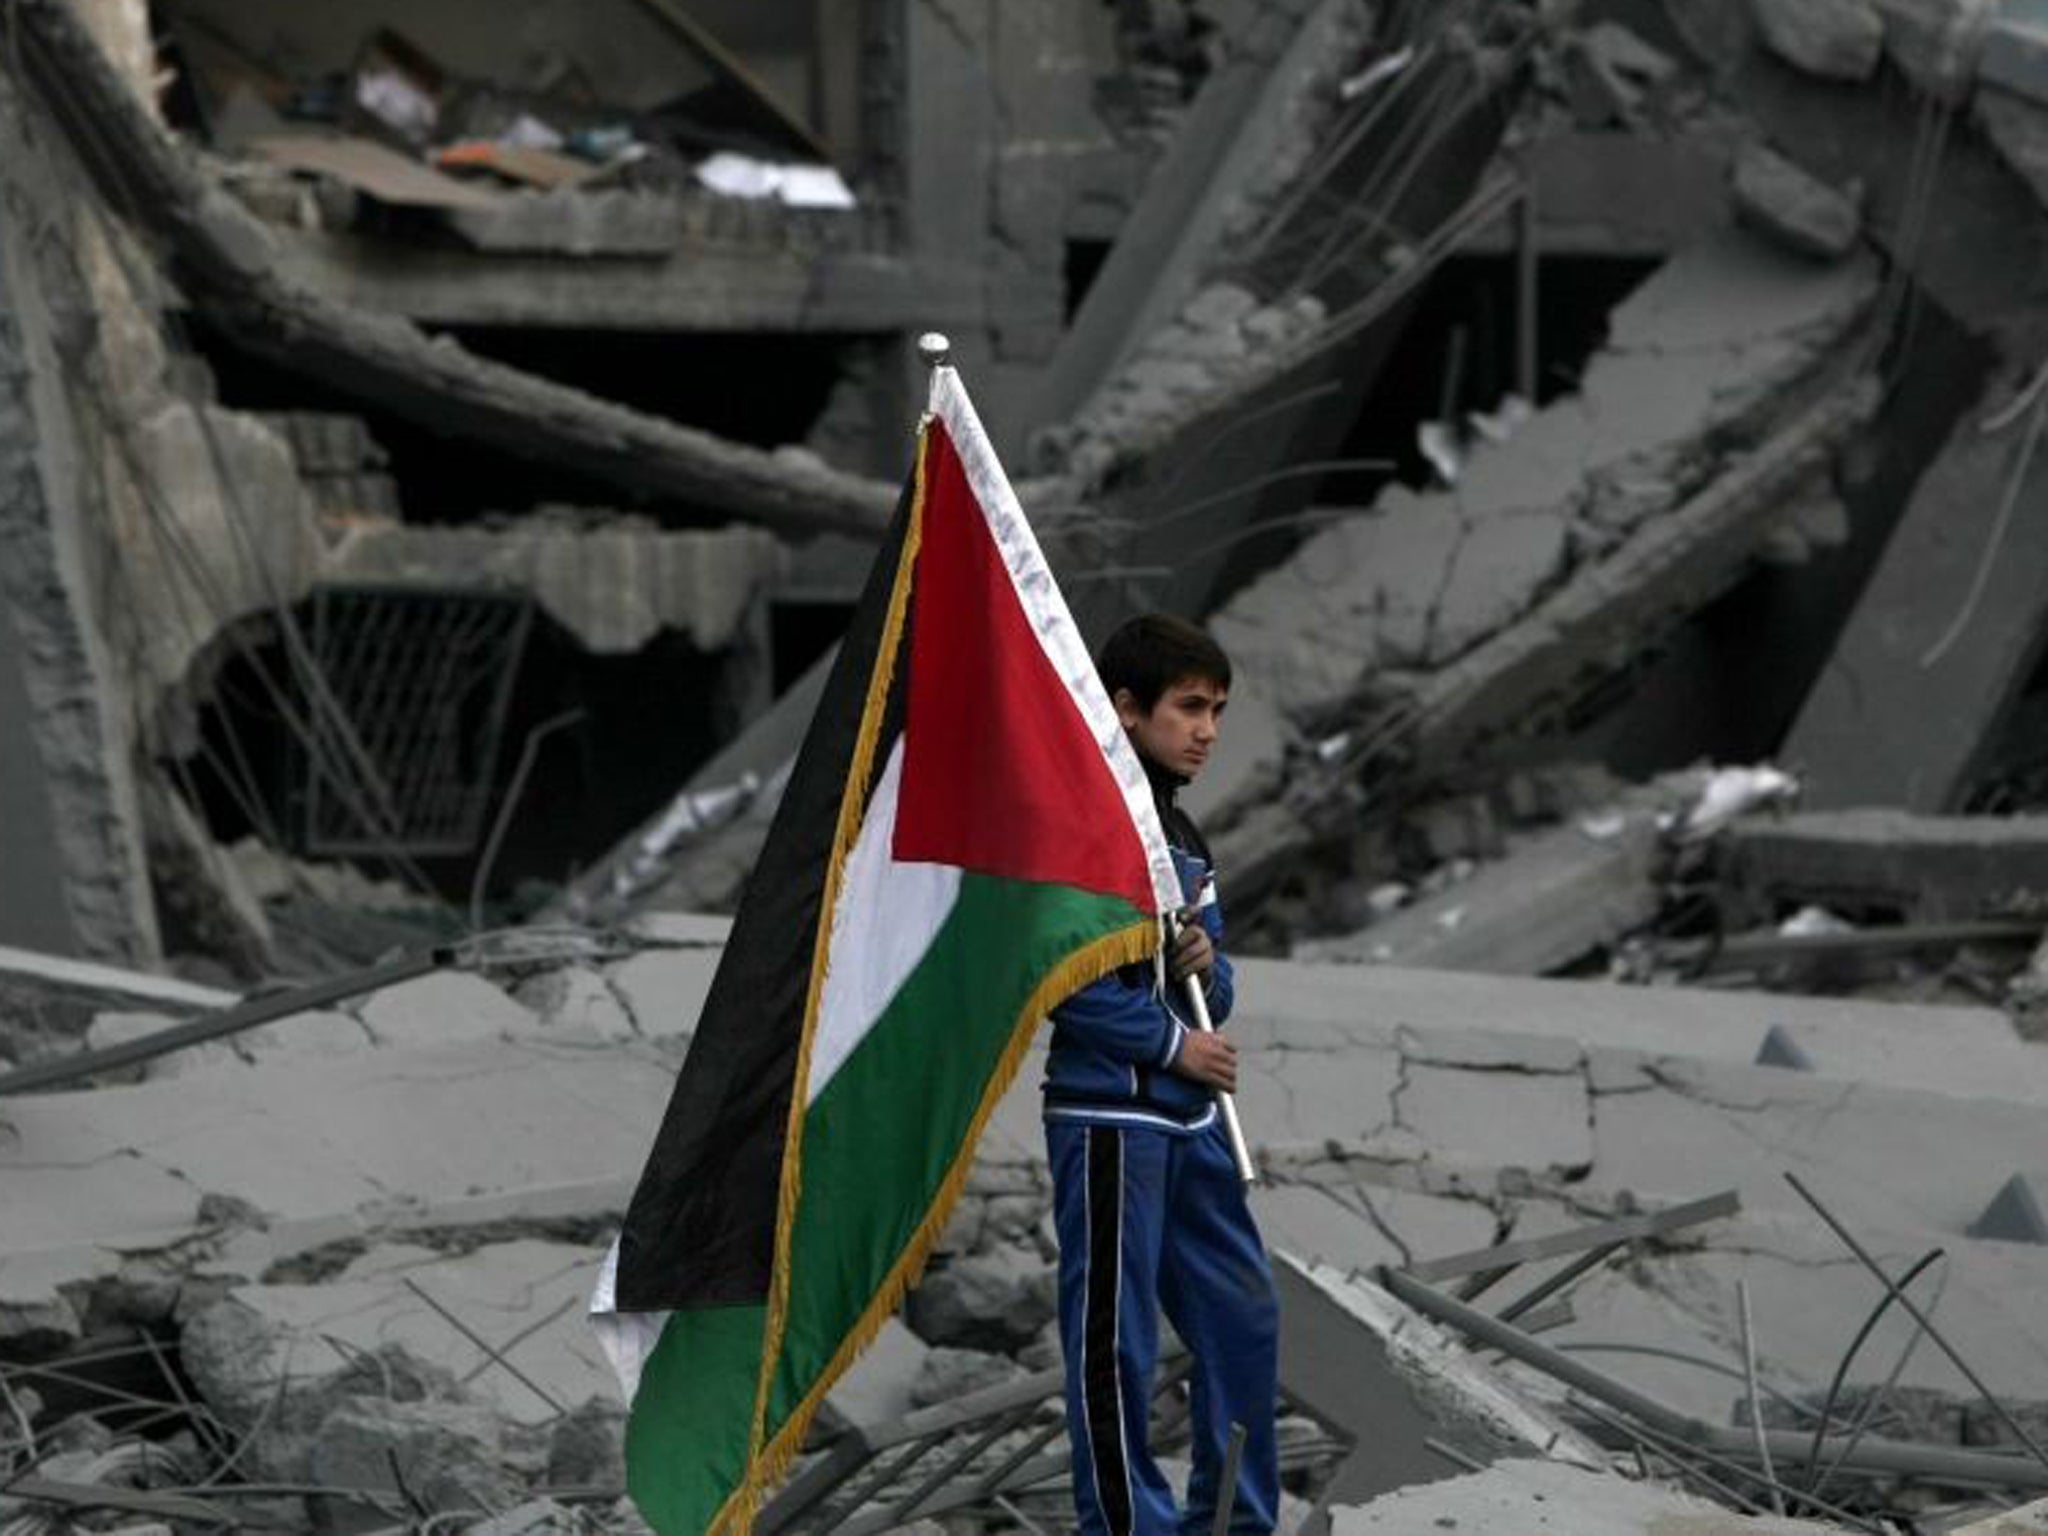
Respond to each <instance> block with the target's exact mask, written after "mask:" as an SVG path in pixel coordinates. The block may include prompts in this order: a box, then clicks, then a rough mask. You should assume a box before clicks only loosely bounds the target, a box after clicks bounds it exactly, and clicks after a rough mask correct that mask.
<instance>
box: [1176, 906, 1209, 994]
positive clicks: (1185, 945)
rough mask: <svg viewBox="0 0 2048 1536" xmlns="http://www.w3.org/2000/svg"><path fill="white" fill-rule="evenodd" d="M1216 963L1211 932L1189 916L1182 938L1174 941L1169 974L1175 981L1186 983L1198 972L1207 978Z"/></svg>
mask: <svg viewBox="0 0 2048 1536" xmlns="http://www.w3.org/2000/svg"><path fill="white" fill-rule="evenodd" d="M1215 963H1216V947H1215V946H1214V945H1213V944H1211V943H1210V942H1209V930H1208V929H1206V928H1204V927H1203V926H1202V925H1201V923H1200V922H1199V921H1197V920H1196V919H1195V918H1194V917H1193V916H1192V915H1189V916H1188V917H1187V919H1186V922H1185V924H1184V926H1183V927H1182V928H1181V930H1180V937H1179V938H1178V939H1176V940H1174V943H1173V953H1172V954H1171V955H1169V956H1168V957H1167V960H1166V969H1167V974H1169V975H1170V976H1172V977H1173V979H1174V980H1175V981H1185V980H1187V979H1188V977H1190V976H1192V975H1194V974H1196V973H1197V972H1200V973H1201V974H1202V975H1203V976H1207V975H1208V974H1209V968H1210V967H1211V966H1212V965H1214V964H1215Z"/></svg>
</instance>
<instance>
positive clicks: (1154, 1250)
mask: <svg viewBox="0 0 2048 1536" xmlns="http://www.w3.org/2000/svg"><path fill="white" fill-rule="evenodd" d="M1045 1138H1046V1148H1047V1151H1048V1153H1049V1154H1050V1157H1051V1162H1052V1177H1053V1219H1054V1222H1055V1224H1056V1225H1057V1227H1058V1231H1059V1244H1060V1342H1061V1345H1062V1346H1063V1349H1064V1351H1065V1355H1066V1365H1067V1434H1068V1437H1069V1439H1070V1441H1071V1442H1072V1445H1073V1448H1074V1501H1075V1505H1076V1508H1077V1509H1078V1511H1079V1514H1080V1520H1081V1533H1082V1536H1172V1533H1175V1532H1185V1533H1188V1536H1208V1532H1209V1530H1210V1527H1211V1526H1212V1525H1213V1524H1214V1523H1215V1515H1216V1495H1217V1491H1218V1484H1219V1483H1220V1481H1221V1478H1222V1472H1223V1460H1224V1454H1225V1451H1226V1449H1227V1448H1228V1446H1229V1443H1230V1426H1231V1424H1232V1423H1238V1424H1242V1425H1243V1426H1244V1427H1245V1431H1246V1437H1245V1446H1244V1456H1243V1459H1242V1461H1241V1463H1240V1465H1239V1470H1238V1482H1237V1497H1236V1501H1235V1503H1234V1505H1233V1508H1232V1513H1231V1520H1230V1529H1231V1531H1232V1532H1233V1533H1242V1536H1264V1533H1267V1532H1270V1531H1271V1530H1272V1529H1273V1522H1274V1519H1275V1516H1276V1515H1277V1513H1278V1510H1279V1506H1280V1470H1279V1463H1278V1457H1277V1452H1276V1447H1275V1443H1274V1417H1275V1415H1276V1413H1277V1411H1278V1349H1279V1331H1280V1329H1279V1321H1280V1320H1279V1307H1278V1304H1277V1302H1276V1300H1275V1297H1274V1292H1273V1276H1272V1271H1271V1270H1270V1269H1269V1268H1268V1267H1267V1263H1266V1250H1265V1247H1264V1245H1263V1244H1261V1243H1260V1241H1259V1234H1258V1229H1257V1228H1256V1227H1254V1226H1253V1225H1252V1218H1251V1211H1250V1210H1249V1208H1248V1207H1247V1206H1246V1204H1245V1194H1244V1186H1243V1184H1242V1183H1240V1182H1239V1180H1238V1177H1237V1170H1236V1168H1235V1166H1234V1165H1233V1164H1232V1162H1231V1159H1230V1148H1229V1144H1228V1142H1227V1141H1226V1140H1225V1138H1224V1134H1223V1129H1222V1127H1221V1125H1211V1126H1210V1127H1209V1128H1208V1129H1207V1130H1205V1131H1201V1132H1198V1133H1197V1134H1195V1135H1192V1136H1176V1135H1174V1134H1172V1133H1171V1132H1168V1131H1161V1130H1153V1129H1149V1128H1141V1127H1133V1126H1115V1125H1105V1124H1102V1123H1099V1122H1098V1123H1085V1122H1076V1121H1048V1122H1047V1123H1046V1128H1045ZM1161 1308H1164V1310H1165V1312H1166V1316H1167V1318H1168V1319H1169V1320H1170V1321H1171V1322H1172V1324H1173V1327H1174V1331H1175V1332H1176V1333H1178V1334H1179V1335H1180V1337H1181V1339H1182V1341H1183V1342H1185V1343H1186V1344H1187V1346H1188V1348H1189V1349H1190V1350H1191V1351H1192V1352H1193V1354H1194V1356H1195V1366H1194V1371H1193V1374H1192V1376H1191V1378H1190V1381H1191V1384H1192V1389H1193V1390H1192V1407H1193V1410H1194V1417H1193V1421H1192V1428H1193V1432H1194V1471H1193V1474H1192V1476H1191V1477H1190V1479H1189V1482H1188V1499H1187V1509H1186V1510H1185V1512H1184V1513H1182V1514H1180V1515H1178V1516H1176V1514H1175V1511H1174V1503H1173V1491H1172V1489H1171V1488H1169V1487H1168V1485H1167V1483H1166V1479H1165V1478H1164V1477H1163V1476H1161V1475H1160V1471H1159V1468H1158V1466H1157V1465H1156V1464H1155V1463H1154V1462H1153V1460H1152V1452H1151V1448H1150V1446H1149V1445H1148V1444H1147V1440H1146V1431H1147V1425H1148V1419H1149V1413H1148V1408H1149V1405H1150V1398H1151V1387H1152V1376H1153V1366H1154V1363H1155V1361H1156V1359H1157V1356H1158V1351H1159V1311H1160V1309H1161Z"/></svg>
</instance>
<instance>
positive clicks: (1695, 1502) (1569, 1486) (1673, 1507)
mask: <svg viewBox="0 0 2048 1536" xmlns="http://www.w3.org/2000/svg"><path fill="white" fill-rule="evenodd" d="M1839 1529H1840V1527H1839V1526H1834V1525H1816V1524H1814V1523H1813V1522H1812V1521H1809V1520H1794V1519H1790V1518H1787V1517H1785V1516H1782V1515H1777V1516H1773V1515H1747V1514H1737V1513H1736V1512H1735V1511H1733V1510H1730V1509H1724V1508H1722V1507H1721V1506H1720V1505H1718V1504H1709V1503H1707V1502H1705V1501H1704V1500H1702V1499H1696V1498H1694V1497H1692V1496H1691V1495H1690V1494H1685V1493H1680V1492H1678V1491H1677V1490H1675V1489H1672V1488H1667V1487H1665V1486H1663V1485H1662V1484H1660V1483H1649V1482H1631V1481H1629V1480H1628V1479H1626V1478H1621V1477H1615V1476H1611V1475H1609V1474H1607V1473H1604V1472H1595V1471H1590V1470H1588V1469H1586V1468H1584V1467H1575V1466H1567V1465H1565V1464H1564V1463H1562V1462H1556V1461H1534V1460H1527V1459H1522V1460H1512V1461H1502V1462H1497V1463H1495V1464H1494V1465H1493V1466H1491V1467H1488V1468H1487V1469H1486V1470H1485V1471H1483V1472H1473V1473H1470V1474H1468V1475H1466V1476H1464V1477H1455V1478H1449V1479H1447V1480H1445V1481H1443V1482H1435V1483H1427V1484H1424V1485H1423V1486H1421V1487H1419V1488H1403V1489H1399V1490H1398V1491H1396V1492H1393V1493H1388V1494H1383V1495H1381V1496H1380V1497H1379V1498H1376V1499H1374V1500H1373V1501H1372V1502H1371V1503H1369V1504H1364V1505H1359V1506H1339V1507H1335V1508H1333V1509H1332V1510H1331V1511H1330V1533H1331V1536H1443V1533H1444V1532H1446V1531H1474V1532H1479V1531H1517V1532H1527V1533H1532V1536H1533V1533H1536V1532H1553V1533H1555V1536H1673V1533H1676V1532H1679V1531H1683V1532H1684V1533H1685V1536H1825V1533H1828V1532H1832V1531H1838V1530H1839Z"/></svg>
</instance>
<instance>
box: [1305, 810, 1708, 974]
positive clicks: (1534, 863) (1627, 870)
mask: <svg viewBox="0 0 2048 1536" xmlns="http://www.w3.org/2000/svg"><path fill="white" fill-rule="evenodd" d="M1688 798H1689V797H1688V795H1687V792H1686V790H1685V789H1684V787H1683V786H1681V785H1677V784H1675V783H1674V784H1673V785H1672V786H1670V787H1669V788H1668V789H1667V790H1664V791H1661V792H1660V791H1656V790H1652V791H1649V792H1647V793H1644V794H1641V795H1639V796H1637V797H1635V798H1633V799H1631V800H1629V801H1627V802H1626V803H1624V804H1621V805H1617V806H1615V807H1613V808H1611V809H1609V810H1603V811H1599V812H1595V813H1593V814H1590V815H1586V816H1581V817H1577V818H1575V819H1573V820H1572V821H1570V822H1567V823H1566V824H1565V825H1563V826H1560V827H1556V828H1553V829H1552V830H1550V831H1547V832H1540V833H1536V834H1533V835H1529V836H1525V837H1522V838H1520V839H1518V840H1517V843H1516V844H1515V845H1511V846H1510V848H1509V850H1508V852H1507V853H1506V854H1505V855H1504V856H1502V857H1501V858H1499V859H1492V860H1487V861H1486V862H1484V863H1482V864H1481V865H1480V866H1479V868H1478V870H1477V872H1476V873H1474V874H1473V875H1472V877H1471V878H1469V879H1466V880H1461V881H1458V882H1457V883H1455V884H1453V885H1451V886H1448V887H1446V888H1445V889H1444V890H1441V891H1438V892H1436V893H1434V894H1433V895H1430V896H1426V897H1424V898H1423V899H1421V900H1420V901H1417V902H1415V903H1413V904H1412V905H1409V906H1406V907H1403V908H1401V909H1400V910H1399V911H1397V912H1394V913H1392V914H1391V915H1389V916H1388V917H1385V918H1383V919H1381V920H1380V921H1379V922H1376V923H1374V924H1372V925H1371V926H1370V927H1368V928H1363V929H1360V930H1359V931H1357V932H1355V933H1348V934H1342V935H1338V936H1336V937H1332V938H1319V939H1309V940H1305V941H1303V942H1301V943H1298V944H1296V945H1295V947H1294V956H1295V958H1296V959H1300V960H1314V961H1327V962H1334V963H1344V962H1347V961H1348V962H1354V963H1358V962H1364V963H1370V964H1375V965H1405V966H1414V967H1418V968H1421V969H1425V970H1446V971H1486V972H1491V973H1494V974H1497V975H1510V976H1512V975H1542V974H1543V973H1545V972H1547V971H1551V970H1556V969H1558V968H1560V967H1562V966H1566V965H1569V964H1570V963H1571V962H1573V961H1574V960H1578V959H1580V958H1582V957H1583V956H1585V955H1588V954H1590V953H1591V952H1592V951H1594V950H1595V949H1598V948H1600V947H1601V946H1603V945H1611V944H1613V943H1614V942H1615V941H1616V940H1618V939H1619V938H1621V937H1622V936H1623V935H1624V934H1627V933H1629V932H1631V931H1633V930H1634V929H1637V928H1640V927H1642V926H1643V925H1644V924H1646V923H1648V922H1649V921H1650V920H1651V919H1653V918H1654V917H1656V915H1657V912H1658V909H1659V906H1660V904H1661V901H1662V893H1661V891H1660V890H1659V888H1658V885H1657V882H1656V874H1657V871H1658V869H1659V868H1660V866H1661V865H1662V863H1663V859H1664V853H1663V835H1662V831H1661V827H1660V818H1661V817H1662V816H1663V815H1664V814H1665V813H1666V812H1668V811H1672V810H1676V809H1677V808H1678V807H1679V806H1681V805H1683V804H1684V803H1686V802H1687V799H1688Z"/></svg>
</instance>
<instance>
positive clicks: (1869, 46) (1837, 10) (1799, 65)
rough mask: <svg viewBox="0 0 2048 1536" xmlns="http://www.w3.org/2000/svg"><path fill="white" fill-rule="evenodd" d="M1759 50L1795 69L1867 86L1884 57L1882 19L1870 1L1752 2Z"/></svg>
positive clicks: (1782, 0)
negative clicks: (1759, 35) (1760, 40)
mask: <svg viewBox="0 0 2048 1536" xmlns="http://www.w3.org/2000/svg"><path fill="white" fill-rule="evenodd" d="M1751 10H1752V12H1753V13H1754V15H1755V17H1756V22H1757V27H1758V29H1759V31H1761V33H1762V34H1763V39H1764V43H1765V45H1766V46H1767V47H1768V48H1769V49H1770V50H1771V52H1773V53H1775V54H1776V55H1778V57H1779V58H1781V59H1783V60H1784V61H1785V62H1786V63H1788V64H1790V65H1792V66H1793V67H1794V68H1795V69H1802V70H1805V71H1806V72H1807V73H1808V74H1813V75H1819V76H1821V77H1822V78H1823V79H1828V80H1868V79H1869V78H1870V76H1871V74H1872V73H1873V72H1874V71H1875V70H1876V69H1877V61H1878V60H1879V59H1880V58H1881V57H1882V56H1883V53H1884V36H1885V23H1884V17H1883V16H1882V15H1881V14H1880V13H1879V11H1878V8H1877V7H1876V6H1875V5H1873V4H1871V3H1870V0H1753V4H1752V6H1751Z"/></svg>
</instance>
